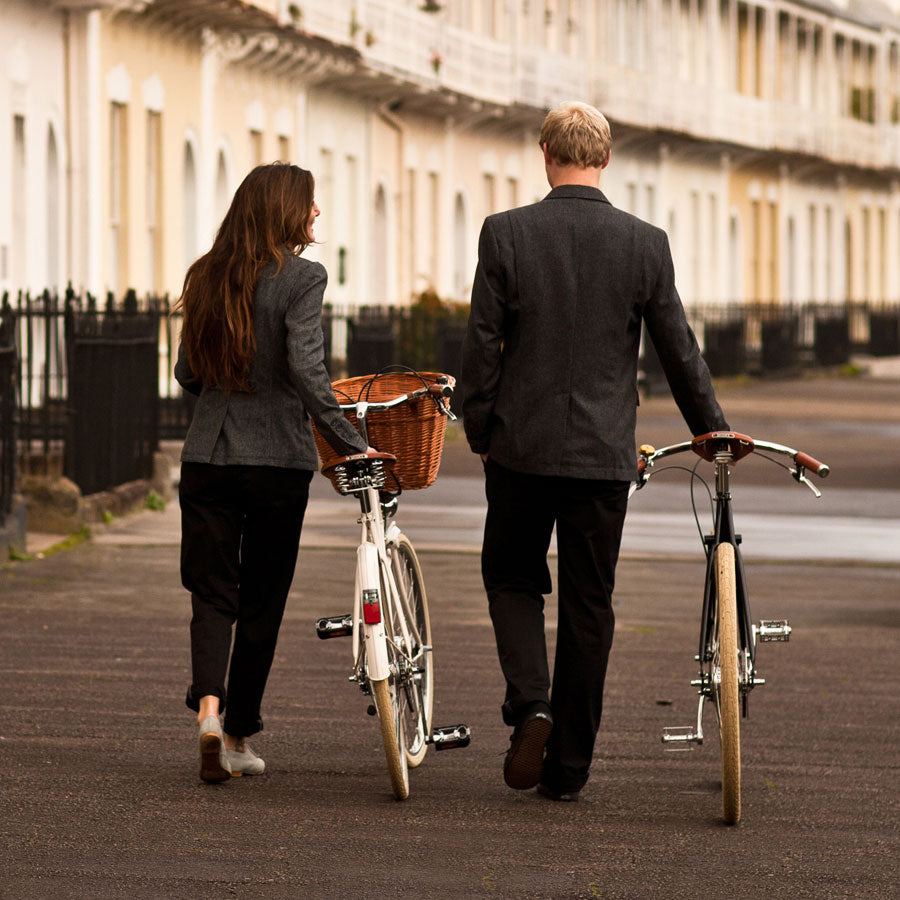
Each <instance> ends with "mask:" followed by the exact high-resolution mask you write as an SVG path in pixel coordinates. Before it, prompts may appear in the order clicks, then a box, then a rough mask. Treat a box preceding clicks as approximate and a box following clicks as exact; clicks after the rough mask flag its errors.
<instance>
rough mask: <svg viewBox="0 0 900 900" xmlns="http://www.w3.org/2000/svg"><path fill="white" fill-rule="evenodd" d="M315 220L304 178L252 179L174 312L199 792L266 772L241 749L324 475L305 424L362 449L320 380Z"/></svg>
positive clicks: (292, 173) (253, 722) (276, 174)
mask: <svg viewBox="0 0 900 900" xmlns="http://www.w3.org/2000/svg"><path fill="white" fill-rule="evenodd" d="M318 214H319V209H318V207H317V206H316V204H315V200H314V181H313V177H312V174H311V173H309V172H307V171H306V170H304V169H300V168H298V167H297V166H292V165H288V164H285V163H273V164H272V165H264V166H257V167H256V168H255V169H253V171H251V172H250V174H249V175H247V177H246V178H245V179H244V181H243V183H242V184H241V185H240V187H239V188H238V189H237V192H236V193H235V195H234V199H233V200H232V203H231V207H230V208H229V210H228V212H227V213H226V214H225V218H224V220H223V222H222V225H221V227H220V228H219V231H218V233H217V235H216V237H215V240H214V242H213V245H212V248H211V249H210V250H209V252H208V253H206V254H205V255H204V256H201V257H200V258H199V259H198V260H196V262H194V263H193V264H192V265H191V266H190V268H189V269H188V271H187V275H186V277H185V280H184V289H183V292H182V295H181V299H180V301H179V305H180V307H181V309H182V311H183V314H184V326H183V330H182V334H181V346H180V348H179V355H178V363H177V364H176V366H175V377H176V378H177V379H178V381H179V383H180V384H181V385H182V386H183V387H184V388H185V390H187V391H189V392H191V393H193V394H196V395H197V404H196V407H195V410H194V416H193V419H192V421H191V426H190V429H189V430H188V434H187V438H186V439H185V443H184V451H183V453H182V456H181V460H182V466H181V483H180V487H179V497H180V500H181V516H182V542H181V578H182V583H183V584H184V586H185V587H186V588H187V589H188V590H189V591H190V592H191V605H192V610H193V616H192V619H191V629H190V634H191V663H192V682H191V685H190V687H189V688H188V693H187V700H186V702H187V705H188V707H189V708H191V709H192V710H195V711H196V712H197V721H198V723H199V725H200V777H201V778H202V779H203V780H204V781H208V782H217V781H225V780H227V779H229V778H230V777H231V776H232V775H251V774H252V775H258V774H261V773H262V772H263V771H264V770H265V763H264V762H263V760H262V759H260V758H259V757H258V756H257V755H256V754H255V753H254V752H253V751H252V750H251V749H250V747H249V746H248V745H247V743H246V740H245V739H246V738H247V737H248V736H250V735H252V734H255V733H256V732H258V731H259V730H261V729H262V727H263V726H262V718H261V715H260V707H261V703H262V697H263V692H264V690H265V686H266V680H267V678H268V675H269V669H270V668H271V665H272V659H273V657H274V653H275V644H276V641H277V638H278V630H279V628H280V626H281V619H282V616H283V613H284V606H285V601H286V599H287V595H288V591H289V589H290V586H291V580H292V579H293V575H294V567H295V565H296V561H297V551H298V543H299V540H300V530H301V527H302V525H303V515H304V513H305V511H306V504H307V501H308V498H309V483H310V480H311V479H312V475H313V472H314V471H315V470H316V467H317V465H318V457H317V455H316V449H315V444H314V441H313V434H312V427H311V426H310V422H309V419H310V417H312V418H313V419H315V420H316V425H317V427H318V428H319V430H320V432H321V433H322V434H323V435H324V436H325V438H326V439H327V440H328V442H329V443H330V444H332V446H333V447H334V448H335V449H336V450H339V451H340V452H341V453H347V454H349V453H360V452H365V451H366V450H367V449H368V448H367V447H366V444H365V441H363V439H362V438H361V437H360V436H359V434H358V433H357V432H356V430H355V429H354V428H353V426H352V425H350V424H349V423H348V422H347V420H346V419H345V418H344V416H343V414H342V413H341V411H340V409H339V408H338V405H337V401H336V400H335V398H334V393H333V392H332V390H331V384H330V380H329V377H328V372H327V371H326V369H325V354H324V340H323V334H322V321H321V316H322V298H323V294H324V291H325V284H326V281H327V275H326V273H325V269H324V268H323V267H322V266H321V265H320V264H319V263H315V262H311V261H309V260H306V259H303V258H301V256H300V253H301V252H302V251H303V250H304V249H305V248H306V247H307V246H308V245H309V244H310V243H312V242H313V241H314V240H315V233H314V224H315V219H316V216H317V215H318ZM232 631H233V632H234V646H233V649H232ZM229 658H230V660H229ZM229 662H230V665H229ZM226 672H227V674H228V684H227V689H226V683H225V680H226ZM222 714H224V723H222V721H221V720H220V715H222ZM223 724H224V727H223Z"/></svg>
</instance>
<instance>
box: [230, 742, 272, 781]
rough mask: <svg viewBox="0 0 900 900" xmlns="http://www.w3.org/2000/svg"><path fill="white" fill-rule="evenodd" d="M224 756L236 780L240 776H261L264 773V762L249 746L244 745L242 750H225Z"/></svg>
mask: <svg viewBox="0 0 900 900" xmlns="http://www.w3.org/2000/svg"><path fill="white" fill-rule="evenodd" d="M225 756H226V757H227V758H228V765H229V766H230V767H231V774H232V775H234V776H235V777H236V778H237V777H238V776H240V775H262V773H263V772H265V771H266V763H265V760H263V759H260V757H258V756H257V755H256V754H255V753H254V752H253V751H252V750H251V749H250V745H249V744H244V749H243V750H226V751H225Z"/></svg>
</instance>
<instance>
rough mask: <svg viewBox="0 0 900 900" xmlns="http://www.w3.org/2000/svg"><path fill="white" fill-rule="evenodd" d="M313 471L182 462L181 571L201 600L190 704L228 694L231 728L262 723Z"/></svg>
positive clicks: (196, 607)
mask: <svg viewBox="0 0 900 900" xmlns="http://www.w3.org/2000/svg"><path fill="white" fill-rule="evenodd" d="M312 475H313V473H312V472H310V471H307V470H303V469H285V468H276V467H273V466H214V465H208V464H205V463H191V462H186V463H182V466H181V484H180V487H179V499H180V501H181V580H182V583H183V584H184V586H185V587H186V588H187V589H188V590H189V591H190V592H191V606H192V609H193V617H192V619H191V665H192V670H193V671H192V675H193V681H192V684H191V686H190V688H189V689H188V694H187V705H188V706H189V707H190V708H191V709H194V710H196V709H198V704H199V699H200V698H201V697H203V696H207V695H210V694H213V695H215V696H217V697H219V699H220V708H224V709H225V723H224V727H225V732H226V733H227V734H231V735H234V736H235V737H247V736H248V735H251V734H255V733H256V732H257V731H259V730H260V729H261V728H262V718H261V716H260V706H261V704H262V697H263V692H264V691H265V687H266V680H267V679H268V677H269V669H270V668H271V666H272V659H273V658H274V656H275V644H276V642H277V640H278V630H279V628H280V627H281V619H282V616H283V615H284V606H285V602H286V600H287V595H288V591H289V590H290V587H291V581H292V580H293V577H294V567H295V566H296V563H297V551H298V545H299V542H300V529H301V528H302V526H303V516H304V514H305V512H306V504H307V502H308V500H309V483H310V480H311V479H312ZM235 623H237V624H236V625H235ZM232 630H233V631H234V648H233V650H232V649H231V641H232ZM229 651H230V656H231V666H230V669H229ZM226 671H227V673H228V689H227V692H226V688H225V677H226ZM226 700H227V703H226Z"/></svg>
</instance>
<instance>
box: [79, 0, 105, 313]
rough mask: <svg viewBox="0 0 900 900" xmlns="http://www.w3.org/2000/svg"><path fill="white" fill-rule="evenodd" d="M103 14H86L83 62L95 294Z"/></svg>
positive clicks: (88, 254) (88, 256)
mask: <svg viewBox="0 0 900 900" xmlns="http://www.w3.org/2000/svg"><path fill="white" fill-rule="evenodd" d="M101 15H102V13H100V12H99V11H98V10H93V11H92V12H89V13H88V14H87V17H86V20H85V25H86V31H85V65H86V69H87V89H86V100H87V109H86V114H85V123H86V127H85V132H84V135H85V140H84V144H83V146H84V147H85V150H86V152H85V160H84V164H85V165H84V173H85V179H84V184H85V193H84V207H85V209H86V210H87V234H86V235H85V238H84V239H85V242H86V244H85V248H84V249H85V262H86V268H85V273H84V282H85V287H86V288H87V289H88V290H89V291H91V293H93V294H96V295H97V296H98V297H99V295H100V294H101V292H102V290H103V247H104V244H105V240H106V229H105V228H104V227H103V197H104V195H105V192H104V190H103V186H102V178H103V172H104V171H105V169H104V166H103V161H104V160H108V159H109V154H108V153H107V152H106V148H105V147H103V146H102V136H103V135H104V134H107V129H106V128H104V127H103V109H104V107H105V106H106V103H105V92H104V89H103V80H102V78H101V77H100V28H101V25H102V22H101V19H100V17H101Z"/></svg>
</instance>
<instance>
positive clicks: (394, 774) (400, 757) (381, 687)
mask: <svg viewBox="0 0 900 900" xmlns="http://www.w3.org/2000/svg"><path fill="white" fill-rule="evenodd" d="M369 684H370V686H371V689H372V698H373V699H374V700H375V710H376V711H377V713H378V721H379V723H380V725H381V741H382V743H383V744H384V755H385V759H386V760H387V767H388V775H389V777H390V780H391V790H393V792H394V797H395V798H396V799H397V800H405V799H406V798H407V797H408V796H409V770H408V768H407V765H406V754H405V753H403V750H402V746H401V726H400V720H399V717H398V715H397V712H398V707H397V703H396V701H395V699H394V698H395V694H396V689H395V687H394V686H393V685H391V684H390V679H389V678H382V679H381V680H380V681H371V682H369Z"/></svg>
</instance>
